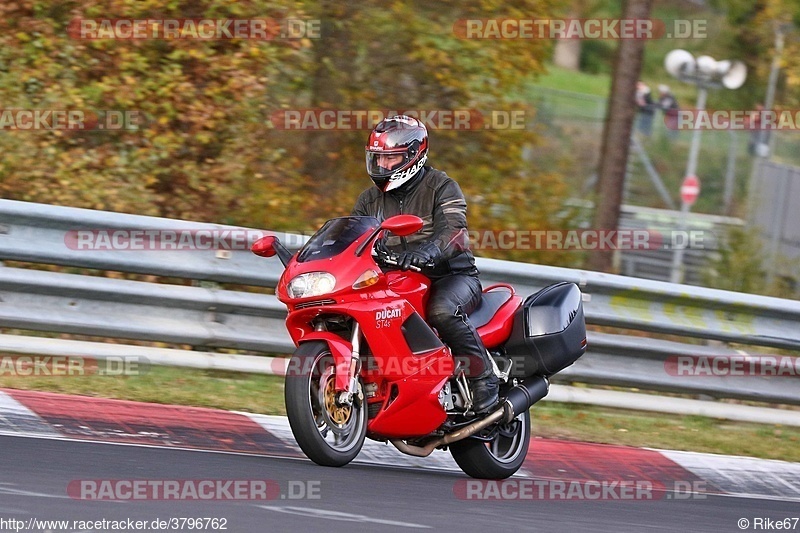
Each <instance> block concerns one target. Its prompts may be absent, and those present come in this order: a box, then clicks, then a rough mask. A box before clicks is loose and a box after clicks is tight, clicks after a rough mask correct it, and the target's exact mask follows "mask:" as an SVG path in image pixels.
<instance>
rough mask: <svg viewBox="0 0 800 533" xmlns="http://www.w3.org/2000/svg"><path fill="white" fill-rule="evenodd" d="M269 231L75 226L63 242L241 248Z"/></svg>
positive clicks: (120, 247)
mask: <svg viewBox="0 0 800 533" xmlns="http://www.w3.org/2000/svg"><path fill="white" fill-rule="evenodd" d="M266 235H272V233H269V232H266V231H259V230H252V229H244V228H242V229H236V228H233V229H123V228H115V229H75V230H69V231H67V232H66V233H65V234H64V244H65V245H66V247H67V248H69V249H70V250H77V251H87V252H88V251H119V252H122V251H128V252H135V251H159V252H171V251H203V250H215V251H218V250H222V251H225V250H230V251H234V250H245V251H249V250H250V247H251V246H252V245H253V243H255V242H256V241H257V240H258V239H260V238H261V237H264V236H266ZM306 240H307V237H304V236H302V235H292V234H286V235H283V236H281V242H283V243H284V244H285V245H286V246H288V247H290V248H299V247H300V246H302V244H303V243H304V242H305V241H306Z"/></svg>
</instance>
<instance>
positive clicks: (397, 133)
mask: <svg viewBox="0 0 800 533" xmlns="http://www.w3.org/2000/svg"><path fill="white" fill-rule="evenodd" d="M366 152H367V173H368V174H369V176H370V177H371V178H372V181H374V182H375V185H377V186H378V188H379V189H380V190H382V191H383V192H389V191H392V190H395V189H397V188H398V187H400V186H402V185H403V184H404V183H406V182H407V181H409V180H410V179H411V178H413V177H414V176H416V175H417V173H418V172H419V171H420V170H422V167H423V165H425V161H427V159H428V130H427V129H426V128H425V125H424V124H423V123H422V122H420V121H419V120H417V119H415V118H413V117H407V116H405V115H397V116H394V117H389V118H385V119H383V120H381V121H380V122H379V123H378V125H377V126H375V128H374V129H373V130H372V133H370V135H369V141H367V146H366ZM392 156H394V157H392ZM397 156H402V159H400V158H399V157H397ZM392 159H397V161H392ZM384 165H386V166H384Z"/></svg>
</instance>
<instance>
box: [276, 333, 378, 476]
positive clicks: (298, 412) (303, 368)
mask: <svg viewBox="0 0 800 533" xmlns="http://www.w3.org/2000/svg"><path fill="white" fill-rule="evenodd" d="M289 368H290V369H293V371H292V372H291V373H290V374H288V375H287V376H286V388H285V400H286V416H287V418H288V419H289V425H290V426H291V428H292V433H293V434H294V438H295V440H297V444H299V445H300V449H302V450H303V453H305V454H306V456H308V458H309V459H311V460H312V461H314V462H315V463H317V464H319V465H322V466H343V465H346V464H347V463H349V462H350V461H352V460H353V459H355V457H356V456H357V455H358V453H359V452H360V451H361V447H362V446H363V445H364V438H365V436H366V434H367V417H366V409H365V406H364V404H363V401H360V400H359V399H358V398H355V399H354V401H353V403H352V404H351V405H346V404H341V403H339V402H338V401H337V393H336V388H335V386H334V384H335V381H336V365H335V363H334V361H333V357H332V356H331V352H330V349H329V348H328V345H327V344H326V343H324V342H308V343H304V344H302V345H300V347H299V348H298V349H297V351H295V353H294V355H293V356H292V359H291V361H290V363H289ZM294 369H296V370H294ZM357 396H359V397H361V398H363V392H362V391H361V384H360V383H359V394H358V395H357Z"/></svg>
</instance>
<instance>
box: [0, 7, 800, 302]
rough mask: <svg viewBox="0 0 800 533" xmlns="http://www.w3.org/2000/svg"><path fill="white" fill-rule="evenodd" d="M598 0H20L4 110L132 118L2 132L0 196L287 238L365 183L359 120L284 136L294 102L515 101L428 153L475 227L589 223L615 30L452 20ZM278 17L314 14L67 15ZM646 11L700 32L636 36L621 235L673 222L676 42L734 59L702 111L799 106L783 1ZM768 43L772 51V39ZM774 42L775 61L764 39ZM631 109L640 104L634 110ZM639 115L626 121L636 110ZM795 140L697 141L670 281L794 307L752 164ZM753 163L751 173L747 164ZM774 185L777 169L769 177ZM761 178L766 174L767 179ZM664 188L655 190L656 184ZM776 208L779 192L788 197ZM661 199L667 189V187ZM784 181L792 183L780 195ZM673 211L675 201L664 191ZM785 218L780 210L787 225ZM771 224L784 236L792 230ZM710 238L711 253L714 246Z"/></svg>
mask: <svg viewBox="0 0 800 533" xmlns="http://www.w3.org/2000/svg"><path fill="white" fill-rule="evenodd" d="M621 9H622V8H621V7H620V5H619V3H618V2H615V1H612V0H572V1H564V2H543V1H525V0H520V1H512V2H508V1H503V2H500V1H493V0H483V1H469V0H467V1H458V2H453V1H447V0H444V1H439V2H435V3H432V2H421V1H410V2H403V3H391V4H386V3H384V2H372V1H364V2H336V1H328V0H318V1H289V0H286V1H284V0H275V1H231V0H205V1H194V0H193V1H181V0H106V1H97V0H77V1H64V2H57V3H56V2H47V1H35V0H20V1H18V2H14V3H5V4H4V5H2V6H0V102H2V105H1V107H2V108H4V109H9V108H25V109H39V108H41V109H97V110H136V111H140V112H142V113H143V115H144V116H145V118H146V122H145V124H143V125H142V126H140V127H139V128H138V129H135V130H123V131H113V132H112V131H24V132H23V131H2V132H0V153H2V157H0V194H1V195H2V197H3V198H7V199H15V200H24V201H31V202H42V203H48V204H57V205H66V206H76V207H84V208H91V209H100V210H109V211H117V212H126V213H136V214H143V215H154V216H162V217H169V218H181V219H189V220H196V221H205V222H218V223H224V224H234V225H242V226H248V227H258V228H266V229H271V230H284V231H312V230H314V229H315V228H316V227H318V226H319V225H320V224H321V223H322V222H323V221H324V220H326V219H328V218H330V217H333V216H337V215H343V214H346V213H348V212H349V211H350V209H351V207H352V205H353V203H354V201H355V198H356V196H357V195H358V193H359V192H360V191H361V190H363V189H364V188H366V187H368V186H370V185H371V182H370V180H369V178H368V176H367V175H366V173H365V169H364V156H363V147H364V142H365V139H366V137H367V135H368V132H369V128H364V129H362V130H355V129H349V130H338V131H331V130H314V129H312V130H286V129H281V128H277V127H276V125H275V124H273V123H272V122H271V117H274V116H276V115H275V113H276V112H280V111H281V110H291V109H308V108H314V109H334V110H342V109H345V110H371V109H397V110H402V109H430V110H452V109H477V110H480V111H482V112H485V113H488V112H492V111H502V110H507V111H514V110H524V111H525V117H526V123H525V128H524V129H508V130H504V129H487V130H481V129H476V130H468V131H464V130H454V129H446V128H442V129H438V130H436V129H432V130H431V131H430V136H431V153H430V159H429V161H430V163H431V164H432V165H433V166H435V167H437V168H440V169H442V170H445V171H446V172H447V173H448V174H449V175H450V176H452V177H453V178H455V179H456V180H457V181H458V182H459V184H460V185H461V187H462V189H463V190H464V192H465V194H466V196H467V199H468V202H469V224H470V228H471V229H478V230H506V229H512V230H514V229H518V230H543V229H547V230H554V229H556V230H558V229H572V228H590V227H600V226H599V225H598V224H597V223H596V222H593V221H594V220H595V219H594V212H593V211H594V205H595V204H596V202H597V200H598V198H597V195H596V192H595V190H596V186H597V182H598V164H599V160H600V154H601V149H602V147H603V142H604V137H603V135H604V123H605V120H606V118H607V116H608V113H607V107H608V102H609V98H610V97H612V96H613V95H612V94H611V92H612V91H611V87H612V86H614V85H613V83H612V80H613V78H614V77H615V75H618V74H619V73H618V72H616V70H617V69H615V54H616V53H617V48H618V46H619V44H620V41H618V40H611V39H606V40H603V39H600V40H590V39H584V40H559V41H551V40H545V39H464V38H461V37H459V36H458V35H456V32H454V29H453V28H454V24H455V23H456V21H458V20H461V19H471V18H472V19H476V18H480V19H487V18H492V17H503V18H520V19H523V18H524V19H532V18H559V17H565V18H601V19H602V18H619V17H620V16H621V15H622V12H621ZM264 17H273V18H277V19H281V18H292V19H306V20H319V21H320V32H319V36H318V38H317V37H314V38H296V39H274V40H270V41H257V40H248V39H228V40H202V39H176V40H150V39H144V40H119V39H97V40H85V39H77V38H74V37H71V36H70V35H69V34H68V32H67V28H68V26H69V24H70V21H72V20H74V19H76V18H95V19H99V18H103V19H106V18H110V19H114V18H133V19H136V18H180V19H189V18H214V19H224V18H264ZM650 18H653V19H661V20H664V21H672V20H702V21H706V27H707V37H705V38H696V37H690V38H686V39H675V38H670V39H667V38H663V39H653V40H648V41H646V42H645V43H644V52H643V60H642V64H641V74H640V76H639V77H640V79H641V80H642V81H643V82H644V83H645V84H646V85H647V86H649V87H650V89H651V91H652V93H651V94H652V96H653V100H654V106H655V107H654V108H653V111H654V119H653V122H652V127H651V128H646V127H644V128H643V127H642V126H641V124H640V122H639V120H640V119H641V116H637V117H636V119H637V122H636V123H635V124H634V126H633V130H634V132H633V136H632V143H631V144H630V145H627V143H616V144H614V143H612V146H611V147H609V148H608V149H609V150H624V151H625V152H626V153H627V161H628V163H627V166H626V170H625V176H624V184H623V193H622V203H623V206H622V209H621V218H620V227H624V226H627V227H645V228H673V227H677V224H678V220H679V216H678V214H677V213H678V209H679V208H680V196H679V188H680V184H681V182H682V181H683V178H684V169H685V167H686V161H687V157H688V154H689V147H690V142H691V137H692V132H691V131H672V130H669V129H668V128H667V127H666V126H665V123H664V120H663V115H662V114H663V111H662V110H661V109H660V108H658V106H657V105H656V104H657V102H658V93H659V91H658V87H659V86H660V85H668V86H669V89H670V91H671V92H672V93H673V94H674V96H675V99H676V101H677V103H678V106H679V107H680V108H681V109H688V108H692V107H693V106H694V105H695V100H696V98H697V88H696V87H695V86H694V85H692V84H687V83H681V82H680V81H679V80H677V79H675V78H673V77H671V76H670V75H669V74H668V73H667V71H666V70H665V68H664V58H665V56H666V55H667V53H668V52H669V51H671V50H673V49H676V48H681V49H685V50H687V51H689V52H691V53H692V54H694V55H695V56H697V55H710V56H713V57H715V58H717V59H737V60H740V61H743V62H744V63H745V64H746V66H747V79H746V81H745V83H744V85H743V86H742V87H741V88H740V89H738V90H719V91H713V90H712V91H710V93H709V96H708V104H707V105H708V107H709V108H713V109H755V108H756V106H757V105H758V104H759V103H763V102H764V101H765V99H766V97H767V92H768V87H769V85H770V74H771V72H773V78H774V80H773V86H774V105H775V107H779V108H783V109H796V108H798V107H799V106H800V92H799V91H798V86H800V59H798V58H800V54H798V47H800V43H799V42H798V40H797V33H796V30H795V23H796V22H800V2H798V1H797V0H732V1H722V0H708V1H702V0H694V1H689V0H686V1H680V0H676V1H656V2H654V3H653V5H652V8H651V12H650ZM778 34H780V36H781V44H780V45H778V44H777V43H778V39H777V36H778ZM781 46H782V47H783V49H782V50H781V49H780V47H781ZM630 106H631V109H634V110H635V109H636V108H637V103H636V101H635V100H633V99H631V101H630ZM639 115H641V112H639ZM798 140H800V137H798V135H797V132H796V131H781V132H772V135H771V136H770V139H769V152H768V153H762V154H761V156H762V157H758V156H757V155H756V154H755V150H754V149H753V144H752V132H749V131H708V132H704V133H703V139H702V145H701V148H700V156H699V160H698V168H697V175H698V176H699V177H700V180H701V183H702V191H701V193H700V195H699V198H698V200H697V202H696V204H694V206H693V207H692V210H691V211H692V215H691V218H690V219H689V227H693V228H702V229H705V230H707V231H709V232H711V233H712V234H713V235H714V236H715V237H716V238H715V239H713V243H712V244H713V246H710V247H709V249H705V250H700V251H696V253H695V251H692V253H689V252H688V251H687V255H686V258H685V261H686V263H687V273H686V281H687V282H689V283H694V284H703V285H707V286H712V287H719V288H725V289H731V290H738V291H745V292H754V293H761V294H772V295H780V296H782V297H792V298H796V297H797V296H798V294H800V289H798V286H797V279H798V273H797V270H796V267H794V266H793V264H794V261H793V259H794V257H796V256H795V255H793V254H794V253H795V252H796V251H797V250H798V247H800V239H794V240H793V236H792V233H791V232H792V231H794V230H793V229H792V226H793V225H792V224H791V221H792V220H793V218H792V217H794V214H793V213H794V209H793V208H792V207H791V205H790V206H789V208H787V209H784V210H783V212H784V215H785V216H784V217H783V218H781V219H780V220H777V219H776V218H775V217H774V216H773V214H774V209H773V208H772V207H773V206H772V204H771V203H770V202H767V203H766V204H764V203H763V202H762V203H758V202H751V201H749V199H752V198H754V197H755V196H756V193H755V192H754V189H753V188H754V187H756V188H758V190H759V191H760V193H759V194H760V196H759V197H762V198H766V197H767V196H768V192H769V191H770V190H772V191H773V192H774V191H775V190H777V189H776V187H777V185H775V183H777V182H774V183H773V182H770V181H769V180H767V179H754V176H755V175H757V176H758V177H759V178H760V177H762V176H766V175H767V171H766V170H764V169H765V168H767V167H768V166H769V165H772V166H773V167H774V168H773V167H770V168H773V171H772V172H773V174H774V175H776V176H781V179H789V178H788V177H792V176H798V179H800V172H795V170H796V169H795V165H800V152H799V151H798V150H797V149H796V147H797V146H798V144H797V141H798ZM759 165H760V166H759ZM770 175H772V174H770ZM776 179H777V178H776ZM658 183H660V184H661V186H662V187H661V190H660V189H659V187H658V186H657V184H658ZM785 186H786V187H788V188H787V189H785V190H783V189H781V190H783V193H782V194H780V195H779V196H778V197H779V198H781V197H787V196H796V195H792V194H790V192H791V191H798V192H800V189H798V188H794V189H792V187H791V185H785ZM663 191H666V192H667V197H666V198H665V195H664V192H663ZM787 191H789V192H787ZM670 199H671V202H670V201H669V200H670ZM794 220H796V217H794ZM787 232H788V233H787ZM709 242H711V241H709ZM478 253H479V254H480V255H484V256H491V257H498V258H502V259H513V260H521V261H530V262H536V263H542V264H552V265H559V266H568V267H578V268H581V267H587V264H588V258H587V253H586V252H578V251H567V250H559V251H545V250H485V251H479V252H478ZM670 261H671V254H669V253H667V254H661V255H659V254H657V253H655V252H650V253H649V255H647V256H645V257H642V256H639V257H637V256H634V255H632V254H628V255H627V256H626V255H625V254H622V256H621V257H619V256H618V257H616V258H615V260H614V262H613V264H612V265H611V267H610V268H609V269H610V270H613V271H616V272H619V273H622V274H630V275H637V276H640V277H650V278H652V279H669V268H670Z"/></svg>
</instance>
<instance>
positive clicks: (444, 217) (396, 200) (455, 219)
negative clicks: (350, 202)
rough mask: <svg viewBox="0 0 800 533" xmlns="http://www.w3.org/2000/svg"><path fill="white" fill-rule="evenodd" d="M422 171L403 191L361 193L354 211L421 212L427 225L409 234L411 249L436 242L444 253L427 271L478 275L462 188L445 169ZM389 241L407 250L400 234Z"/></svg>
mask: <svg viewBox="0 0 800 533" xmlns="http://www.w3.org/2000/svg"><path fill="white" fill-rule="evenodd" d="M421 172H422V175H421V176H418V177H416V178H414V179H413V180H412V181H411V182H409V183H408V184H406V185H405V186H404V187H401V190H399V191H390V192H388V193H384V192H382V191H381V190H380V189H378V188H377V187H370V188H369V189H367V190H365V191H364V192H362V193H361V194H360V195H359V196H358V200H356V205H355V207H354V208H353V211H352V213H351V214H352V215H361V216H373V217H376V218H377V219H378V220H381V221H382V220H385V219H387V218H389V217H392V216H394V215H399V214H411V215H417V216H418V217H420V218H421V219H422V221H423V224H424V225H423V226H422V229H421V230H420V231H418V232H417V233H414V234H413V235H409V236H408V237H406V241H407V243H408V249H409V250H413V249H414V248H415V247H417V246H419V245H421V244H422V243H428V242H432V243H434V244H435V245H436V246H437V247H438V248H439V250H440V251H441V252H442V257H441V259H440V261H439V262H438V263H437V264H436V266H435V267H434V268H433V269H432V270H431V271H430V272H426V274H428V276H429V277H431V278H434V279H436V278H441V277H444V276H448V275H451V274H467V275H471V276H477V275H478V269H477V268H476V267H475V257H474V256H473V255H472V252H471V251H470V250H469V237H468V235H467V201H466V199H465V198H464V193H462V192H461V187H459V186H458V183H456V182H455V181H453V179H452V178H450V177H449V176H448V175H447V174H445V173H444V172H442V171H441V170H436V169H434V168H431V167H428V166H426V167H424V168H423V170H422V171H421ZM386 244H387V246H388V247H389V249H390V250H392V251H395V252H399V251H402V250H403V244H402V241H401V239H400V238H398V237H396V236H391V237H389V238H388V239H387V242H386Z"/></svg>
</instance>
